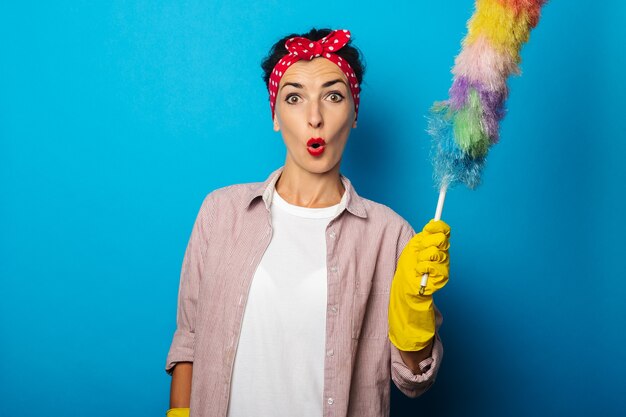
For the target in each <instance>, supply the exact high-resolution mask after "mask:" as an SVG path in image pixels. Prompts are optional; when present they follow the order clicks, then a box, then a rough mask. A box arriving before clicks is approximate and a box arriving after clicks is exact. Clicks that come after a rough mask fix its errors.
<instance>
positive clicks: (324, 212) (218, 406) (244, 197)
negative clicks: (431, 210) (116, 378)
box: [165, 29, 450, 417]
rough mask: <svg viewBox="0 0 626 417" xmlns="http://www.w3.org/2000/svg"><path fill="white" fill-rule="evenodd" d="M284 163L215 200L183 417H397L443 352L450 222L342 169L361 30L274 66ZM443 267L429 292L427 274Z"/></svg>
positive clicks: (177, 391)
mask: <svg viewBox="0 0 626 417" xmlns="http://www.w3.org/2000/svg"><path fill="white" fill-rule="evenodd" d="M262 67H263V69H264V71H265V76H264V80H265V82H266V85H267V87H268V90H269V96H270V108H271V111H272V117H273V122H274V130H276V131H279V132H280V133H281V135H282V138H283V140H284V142H285V146H286V147H287V156H286V160H285V164H284V166H283V167H280V168H279V169H277V170H276V171H274V172H273V173H271V175H270V176H269V177H268V178H267V179H266V180H265V181H264V182H260V183H250V184H237V185H233V186H229V187H225V188H221V189H218V190H215V191H213V192H211V193H209V194H208V196H207V197H206V198H205V200H204V202H203V204H202V206H201V208H200V211H199V214H198V217H197V219H196V222H195V225H194V227H193V230H192V233H191V237H190V240H189V244H188V247H187V250H186V252H185V257H184V260H183V266H182V271H181V278H180V288H179V296H178V310H177V329H176V331H175V333H174V338H173V341H172V345H171V348H170V351H169V354H168V357H167V363H166V368H165V369H166V371H167V372H168V373H169V374H171V375H172V376H173V378H172V385H171V395H170V407H171V408H170V410H168V412H167V415H168V416H179V415H185V416H186V415H189V412H190V411H191V415H192V416H193V417H214V416H228V417H242V416H246V417H248V416H253V415H254V416H261V417H263V416H267V417H270V416H271V417H278V416H289V417H293V416H300V417H308V416H311V417H313V416H317V417H321V416H322V415H324V416H330V415H332V416H358V417H365V416H385V415H388V414H389V378H392V380H393V381H394V383H395V384H396V386H397V387H398V388H399V389H400V390H401V391H402V392H404V393H405V394H406V395H408V396H410V397H415V396H418V395H420V394H421V393H423V392H424V391H425V390H426V389H428V387H429V386H430V385H431V384H432V383H433V381H434V379H435V376H436V373H437V370H438V368H439V364H440V361H441V356H442V346H441V341H440V340H439V337H438V335H437V331H436V329H437V327H438V326H439V324H440V323H441V315H440V314H439V312H438V311H437V310H436V308H435V306H434V304H433V302H432V293H433V292H434V291H436V290H438V289H439V288H441V287H442V286H443V285H445V283H446V282H447V279H448V266H449V259H448V248H449V234H450V228H449V227H448V225H446V224H445V223H444V222H442V221H437V222H435V221H432V220H431V221H430V222H429V223H428V224H427V225H426V227H425V228H424V230H423V231H422V232H421V233H419V234H414V230H413V228H412V227H411V226H410V225H409V223H408V222H406V221H405V220H404V219H403V218H401V217H400V216H399V215H398V214H396V213H395V212H394V211H392V210H391V209H390V208H388V207H386V206H384V205H382V204H378V203H375V202H373V201H370V200H367V199H365V198H362V197H360V196H359V195H358V194H357V193H356V191H355V189H354V187H352V185H351V183H350V181H349V180H348V179H347V178H346V177H344V176H343V175H342V174H341V173H340V163H341V157H342V154H343V150H344V147H345V146H346V143H347V141H348V137H349V135H350V131H351V129H353V128H355V127H356V125H357V115H358V108H359V97H360V88H359V85H360V83H361V79H362V76H363V65H362V63H361V60H360V54H359V52H358V50H357V49H355V48H354V47H352V46H351V45H350V32H348V31H347V30H335V31H330V30H327V29H325V30H315V29H313V30H311V31H310V32H309V33H306V34H303V35H290V36H287V37H285V38H283V39H281V40H280V41H278V42H277V43H276V44H275V45H274V46H273V47H272V49H271V51H270V54H269V56H268V57H267V58H266V59H265V61H264V62H263V64H262ZM423 273H429V274H430V276H429V281H428V286H427V287H426V291H425V293H424V294H423V295H420V294H419V287H420V279H421V276H422V274H423Z"/></svg>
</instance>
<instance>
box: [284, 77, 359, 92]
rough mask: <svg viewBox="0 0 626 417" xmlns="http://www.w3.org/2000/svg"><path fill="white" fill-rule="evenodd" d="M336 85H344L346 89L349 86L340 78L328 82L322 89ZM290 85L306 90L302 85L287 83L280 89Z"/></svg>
mask: <svg viewBox="0 0 626 417" xmlns="http://www.w3.org/2000/svg"><path fill="white" fill-rule="evenodd" d="M336 83H342V84H343V85H345V86H346V88H348V85H347V84H346V83H345V82H344V81H343V80H342V79H340V78H337V79H336V80H331V81H326V82H325V83H324V84H322V88H326V87H330V86H331V85H333V84H336ZM288 85H290V86H292V87H295V88H304V86H303V85H302V84H300V83H285V84H283V86H282V87H280V89H281V90H282V89H283V88H285V87H287V86H288Z"/></svg>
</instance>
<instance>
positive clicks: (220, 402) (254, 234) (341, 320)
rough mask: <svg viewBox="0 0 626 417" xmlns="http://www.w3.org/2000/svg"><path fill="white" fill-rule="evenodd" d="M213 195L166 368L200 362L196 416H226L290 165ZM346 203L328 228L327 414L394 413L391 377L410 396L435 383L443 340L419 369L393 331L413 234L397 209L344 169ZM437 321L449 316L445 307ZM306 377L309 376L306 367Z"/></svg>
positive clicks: (191, 248)
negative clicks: (276, 194)
mask: <svg viewBox="0 0 626 417" xmlns="http://www.w3.org/2000/svg"><path fill="white" fill-rule="evenodd" d="M282 169H283V168H282V167H281V168H279V169H278V170H276V171H274V172H273V173H272V174H271V175H270V176H269V178H268V179H267V180H265V182H262V183H249V184H237V185H232V186H229V187H224V188H220V189H218V190H215V191H213V192H211V193H209V194H208V195H207V197H206V198H205V199H204V202H203V203H202V206H201V208H200V211H199V213H198V216H197V218H196V221H195V224H194V227H193V230H192V233H191V237H190V239H189V243H188V245H187V250H186V252H185V256H184V259H183V265H182V269H181V276H180V286H179V292H178V309H177V316H176V326H177V327H176V330H175V332H174V337H173V340H172V344H171V347H170V350H169V352H168V355H167V360H166V365H165V370H166V371H167V373H169V374H171V373H172V368H173V367H174V365H176V363H177V362H193V377H192V384H191V406H190V412H191V417H216V416H219V417H223V416H226V413H227V409H228V400H229V394H230V383H231V376H232V370H233V364H234V359H235V353H236V350H237V344H238V340H239V333H240V330H241V324H242V320H243V313H244V309H245V306H246V300H247V296H248V290H249V288H250V283H251V280H252V277H253V275H254V272H255V270H256V268H257V266H258V264H259V262H260V260H261V257H262V255H263V253H264V251H265V249H266V248H267V246H268V244H269V242H270V239H271V236H272V226H271V215H270V208H269V203H270V201H271V193H272V192H273V190H274V184H275V183H276V180H277V179H278V177H279V176H280V173H281V172H282ZM341 181H342V182H343V185H344V187H345V189H346V193H347V194H348V195H347V201H346V207H345V209H344V210H343V211H342V212H341V213H340V214H338V215H337V217H335V218H334V219H332V220H331V221H330V223H329V224H328V226H327V228H326V247H327V266H328V269H327V275H328V278H327V279H328V291H327V294H328V295H327V297H328V299H327V310H326V352H327V355H326V357H325V363H324V398H323V401H324V417H330V416H333V417H335V416H336V417H343V416H350V417H368V416H372V417H374V416H376V417H379V416H388V415H389V378H391V379H392V380H393V382H394V383H395V384H396V386H397V387H398V388H399V389H400V391H402V392H403V393H404V394H406V395H407V396H409V397H416V396H418V395H420V394H422V393H423V392H424V391H426V390H427V389H428V388H429V387H430V386H431V385H432V383H433V382H434V380H435V377H436V374H437V370H438V368H439V364H440V361H441V357H442V355H443V348H442V345H441V340H440V339H439V335H438V334H437V335H436V338H435V344H434V347H433V353H432V356H431V357H430V358H428V359H426V360H424V361H422V362H421V363H420V369H421V370H422V373H420V374H417V375H414V374H413V373H412V372H411V370H410V369H409V368H408V367H407V366H406V365H405V364H404V362H403V361H402V359H401V357H400V353H399V351H398V349H396V347H395V346H393V345H392V344H391V343H390V342H389V339H388V336H387V332H388V324H387V307H388V303H389V289H390V287H391V280H392V279H393V275H394V272H395V268H396V263H397V260H398V258H399V256H400V253H401V252H402V249H403V248H404V246H405V245H406V243H407V242H408V241H409V240H410V239H411V237H412V236H413V235H414V233H415V232H414V230H413V228H412V227H411V225H410V224H409V223H408V222H407V221H406V220H404V219H403V218H402V217H400V216H399V215H398V214H396V213H395V212H394V211H393V210H391V209H390V208H389V207H387V206H384V205H382V204H378V203H375V202H373V201H371V200H367V199H365V198H362V197H360V196H359V195H357V193H356V191H355V190H354V188H353V187H352V185H351V183H350V181H349V180H348V179H347V178H346V177H344V176H343V175H342V176H341ZM436 317H437V328H439V326H440V325H441V321H442V318H441V314H440V313H439V311H438V310H436ZM302 378H306V375H302Z"/></svg>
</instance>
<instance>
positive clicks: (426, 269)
mask: <svg viewBox="0 0 626 417" xmlns="http://www.w3.org/2000/svg"><path fill="white" fill-rule="evenodd" d="M449 238H450V226H448V225H447V224H446V223H445V222H444V221H442V220H437V221H435V220H431V221H429V222H428V223H427V224H426V226H424V229H423V230H422V231H421V232H420V233H418V234H416V235H415V236H413V237H412V238H411V240H410V241H409V243H407V245H406V246H405V247H404V249H403V250H402V254H401V255H400V259H398V265H397V267H396V273H395V275H394V277H393V281H392V283H391V293H390V296H389V340H390V341H391V343H393V344H394V346H395V347H397V348H398V349H400V350H403V351H418V350H422V349H424V348H425V347H426V346H428V344H429V343H430V341H431V340H432V338H433V337H434V336H435V310H434V306H433V296H432V295H433V293H434V292H435V291H437V290H439V289H441V288H442V287H443V286H444V285H446V283H447V282H448V275H449V270H450V259H449V257H448V249H449V248H450V241H449ZM425 273H428V283H427V285H426V289H425V290H424V295H419V289H420V283H421V281H422V275H423V274H425Z"/></svg>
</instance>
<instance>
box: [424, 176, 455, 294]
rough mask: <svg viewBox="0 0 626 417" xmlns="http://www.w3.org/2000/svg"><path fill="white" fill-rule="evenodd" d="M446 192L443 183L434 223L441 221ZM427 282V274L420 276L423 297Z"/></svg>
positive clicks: (446, 187)
mask: <svg viewBox="0 0 626 417" xmlns="http://www.w3.org/2000/svg"><path fill="white" fill-rule="evenodd" d="M447 190H448V184H447V183H446V182H444V183H443V184H442V185H441V189H440V190H439V201H437V210H436V211H435V221H437V220H441V212H442V211H443V202H444V201H445V200H446V191H447ZM427 282H428V274H424V275H422V282H421V284H420V295H424V290H426V283H427Z"/></svg>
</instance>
